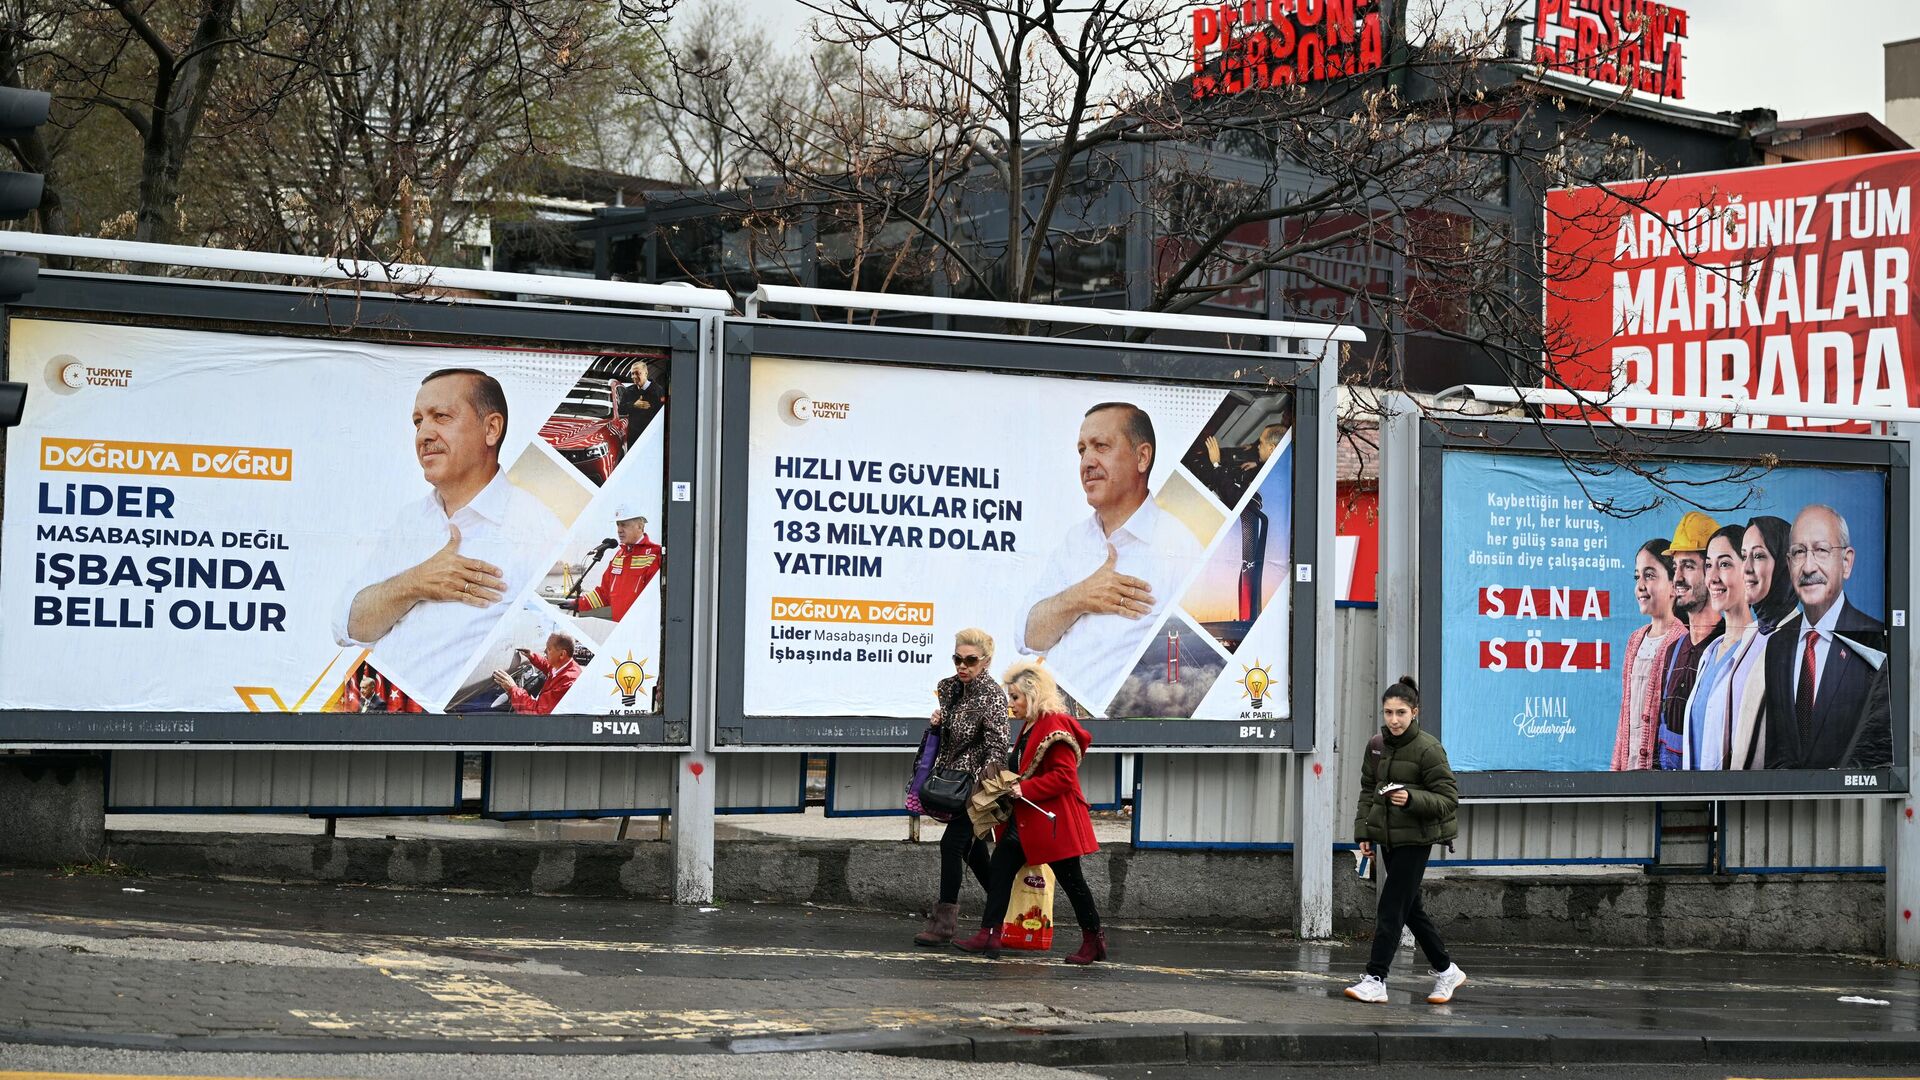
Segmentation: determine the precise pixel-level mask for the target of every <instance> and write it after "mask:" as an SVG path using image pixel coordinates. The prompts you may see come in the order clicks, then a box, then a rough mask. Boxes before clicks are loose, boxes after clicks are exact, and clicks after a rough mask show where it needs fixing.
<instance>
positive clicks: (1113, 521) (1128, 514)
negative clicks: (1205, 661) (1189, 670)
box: [1015, 401, 1201, 710]
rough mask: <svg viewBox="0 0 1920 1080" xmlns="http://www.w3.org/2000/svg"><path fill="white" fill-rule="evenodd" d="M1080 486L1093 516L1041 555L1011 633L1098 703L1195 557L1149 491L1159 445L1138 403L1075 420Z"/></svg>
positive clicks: (1189, 540)
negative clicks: (1023, 610) (1043, 559)
mask: <svg viewBox="0 0 1920 1080" xmlns="http://www.w3.org/2000/svg"><path fill="white" fill-rule="evenodd" d="M1079 450H1080V488H1081V490H1082V491H1084V492H1086V496H1087V505H1089V506H1091V507H1093V513H1092V514H1091V515H1089V516H1088V518H1087V519H1086V520H1085V521H1083V522H1081V523H1080V524H1078V525H1076V526H1074V527H1073V528H1072V529H1071V530H1069V531H1068V533H1067V535H1066V538H1065V539H1064V540H1063V541H1062V542H1061V544H1060V546H1059V547H1058V548H1056V549H1055V550H1054V552H1053V555H1052V556H1051V557H1050V558H1049V559H1048V560H1047V565H1046V569H1045V570H1044V571H1043V572H1042V573H1041V576H1040V580H1039V582H1038V583H1037V585H1036V586H1035V588H1034V591H1033V593H1032V595H1031V599H1030V601H1029V603H1028V606H1027V613H1026V618H1025V620H1024V621H1023V622H1022V624H1021V625H1020V627H1019V631H1018V633H1017V634H1016V635H1015V636H1016V640H1015V644H1016V645H1017V646H1018V648H1019V649H1020V651H1021V652H1023V653H1028V654H1044V655H1045V656H1046V658H1047V665H1048V666H1049V667H1051V668H1052V669H1053V671H1054V674H1055V675H1056V676H1057V677H1058V678H1059V679H1060V680H1061V681H1062V682H1064V683H1066V684H1068V685H1069V686H1070V687H1072V688H1073V689H1075V690H1077V691H1078V692H1079V693H1082V694H1086V695H1088V696H1089V697H1090V698H1091V699H1092V700H1088V701H1083V702H1082V704H1083V705H1086V706H1088V707H1089V708H1092V709H1096V710H1097V709H1098V708H1099V707H1100V706H1102V705H1104V704H1105V703H1106V699H1107V697H1108V696H1110V695H1111V694H1112V692H1113V691H1114V690H1115V689H1116V688H1117V687H1118V686H1119V684H1120V681H1121V680H1122V679H1123V678H1124V677H1125V676H1126V673H1127V671H1128V670H1129V669H1130V668H1131V667H1132V665H1133V661H1134V657H1135V654H1137V653H1138V652H1139V650H1140V646H1141V644H1142V643H1143V642H1144V641H1145V640H1146V638H1147V636H1148V635H1149V634H1151V633H1152V632H1153V630H1154V627H1155V626H1156V625H1158V623H1159V619H1158V618H1157V616H1158V615H1159V614H1160V613H1161V612H1162V611H1164V610H1165V609H1166V608H1167V606H1168V605H1169V604H1171V603H1173V601H1174V600H1175V599H1176V595H1177V593H1178V591H1179V588H1180V585H1181V583H1182V582H1184V581H1185V580H1186V578H1187V575H1188V574H1189V573H1190V572H1191V571H1192V570H1193V568H1194V567H1195V566H1197V565H1198V564H1199V562H1200V557H1201V549H1200V544H1199V542H1198V541H1196V540H1195V539H1194V538H1193V534H1192V533H1191V532H1189V531H1188V530H1187V527H1186V526H1185V525H1182V524H1181V523H1180V522H1179V521H1177V520H1175V519H1174V518H1173V517H1172V516H1171V515H1169V514H1167V513H1166V512H1165V511H1163V510H1161V509H1160V507H1159V506H1157V505H1155V503H1154V501H1153V499H1152V498H1151V497H1150V493H1149V490H1148V479H1149V477H1150V476H1151V474H1152V472H1153V463H1154V458H1155V454H1156V446H1155V442H1154V434H1153V421H1152V420H1151V419H1150V418H1149V417H1148V416H1147V413H1146V411H1145V410H1144V409H1141V408H1140V407H1139V406H1137V405H1131V404H1127V403H1125V402H1117V401H1109V402H1103V403H1101V404H1099V405H1095V406H1094V407H1093V408H1091V409H1089V410H1087V414H1086V417H1085V419H1084V420H1083V421H1082V422H1081V424H1080V441H1079Z"/></svg>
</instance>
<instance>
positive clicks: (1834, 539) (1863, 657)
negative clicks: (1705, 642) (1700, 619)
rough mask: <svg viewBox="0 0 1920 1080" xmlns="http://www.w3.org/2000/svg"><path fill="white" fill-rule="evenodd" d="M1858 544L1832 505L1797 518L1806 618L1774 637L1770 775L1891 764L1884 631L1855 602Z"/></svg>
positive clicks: (1792, 566) (1795, 563)
mask: <svg viewBox="0 0 1920 1080" xmlns="http://www.w3.org/2000/svg"><path fill="white" fill-rule="evenodd" d="M1853 563H1854V550H1853V537H1852V534H1851V531H1850V530H1849V529H1848V528H1847V521H1846V519H1845V518H1843V517H1841V516H1840V514H1839V512H1838V511H1836V510H1834V509H1833V508H1832V507H1830V506H1823V505H1819V504H1815V505H1812V506H1808V507H1806V508H1805V509H1803V510H1801V511H1800V513H1799V514H1798V515H1797V516H1796V517H1795V518H1794V519H1793V530H1792V532H1790V533H1789V534H1788V536H1787V571H1788V573H1789V574H1790V575H1791V579H1792V581H1793V591H1794V592H1795V593H1796V594H1798V595H1799V597H1800V614H1798V615H1795V616H1793V617H1792V618H1789V619H1786V620H1784V621H1783V622H1782V623H1781V624H1780V628H1779V629H1778V630H1776V631H1775V632H1774V634H1773V636H1772V637H1771V638H1769V639H1768V640H1767V706H1766V708H1767V718H1766V732H1767V768H1769V769H1842V768H1849V769H1850V768H1861V769H1872V768H1877V767H1879V766H1882V765H1886V764H1889V763H1890V762H1891V761H1892V760H1893V743H1892V736H1891V733H1890V728H1889V719H1890V714H1891V711H1892V710H1891V708H1890V705H1889V673H1888V665H1887V653H1886V644H1887V636H1886V630H1887V628H1886V624H1884V623H1882V622H1881V621H1880V620H1878V619H1876V618H1874V617H1873V616H1871V615H1868V614H1867V613H1866V612H1864V611H1861V610H1860V609H1859V608H1857V607H1854V606H1853V603H1852V601H1850V600H1848V599H1847V595H1846V583H1847V579H1848V578H1849V577H1851V576H1853Z"/></svg>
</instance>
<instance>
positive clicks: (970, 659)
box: [953, 653, 986, 667]
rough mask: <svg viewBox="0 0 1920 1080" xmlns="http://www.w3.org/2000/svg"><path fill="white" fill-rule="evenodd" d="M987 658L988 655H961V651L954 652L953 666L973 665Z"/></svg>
mask: <svg viewBox="0 0 1920 1080" xmlns="http://www.w3.org/2000/svg"><path fill="white" fill-rule="evenodd" d="M985 659H986V657H984V656H961V655H960V654H959V653H954V654H953V666H954V667H972V666H973V665H975V664H977V663H979V662H980V661H982V660H985Z"/></svg>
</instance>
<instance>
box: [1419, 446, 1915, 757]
mask: <svg viewBox="0 0 1920 1080" xmlns="http://www.w3.org/2000/svg"><path fill="white" fill-rule="evenodd" d="M1663 468H1664V470H1665V472H1664V474H1663V475H1664V478H1665V480H1666V486H1667V488H1668V490H1680V491H1686V490H1689V488H1688V485H1698V486H1697V487H1694V488H1693V489H1692V491H1693V495H1692V497H1693V498H1694V499H1695V501H1696V502H1698V503H1699V504H1700V505H1699V506H1689V505H1685V504H1684V503H1681V502H1679V501H1678V500H1676V499H1675V498H1673V497H1672V496H1670V495H1669V496H1667V497H1666V498H1665V499H1664V500H1662V499H1661V498H1660V495H1659V493H1658V492H1656V491H1655V490H1654V487H1653V485H1652V483H1651V482H1650V481H1649V480H1648V479H1647V478H1645V477H1642V476H1638V475H1635V474H1633V473H1632V472H1630V471H1627V470H1623V469H1613V470H1611V471H1602V472H1598V473H1589V472H1582V473H1580V474H1579V475H1578V476H1577V477H1576V476H1575V475H1574V474H1573V473H1572V472H1570V471H1569V469H1568V466H1567V463H1566V462H1564V461H1562V460H1561V459H1559V458H1558V457H1555V456H1550V455H1540V454H1521V453H1502V452H1488V451H1481V450H1449V451H1447V453H1446V454H1445V456H1444V458H1443V462H1442V469H1443V474H1442V476H1443V484H1444V490H1445V504H1446V505H1445V506H1444V507H1442V508H1441V514H1442V520H1441V534H1442V544H1441V551H1442V552H1443V553H1444V559H1445V566H1444V568H1443V571H1442V573H1443V575H1444V576H1443V585H1442V592H1443V597H1444V599H1443V603H1442V618H1443V619H1444V626H1443V633H1442V635H1441V638H1442V642H1443V646H1442V650H1441V663H1442V681H1443V688H1444V692H1445V701H1446V715H1445V716H1444V717H1443V719H1442V724H1441V731H1442V736H1443V739H1444V741H1445V744H1446V747H1447V753H1448V755H1449V756H1450V758H1451V759H1452V762H1453V766H1454V768H1455V769H1457V770H1461V771H1494V770H1546V771H1553V772H1599V771H1607V770H1608V769H1610V768H1611V767H1612V762H1613V760H1614V757H1615V754H1614V752H1615V744H1616V739H1617V738H1619V737H1620V736H1619V733H1620V732H1621V731H1623V730H1625V727H1626V725H1625V723H1624V721H1623V719H1622V715H1623V709H1622V698H1623V696H1626V694H1627V691H1626V689H1625V687H1624V686H1623V674H1622V665H1623V664H1624V663H1626V662H1628V658H1627V657H1626V655H1625V654H1626V650H1627V641H1628V638H1629V636H1630V635H1632V634H1633V632H1634V631H1635V630H1636V629H1638V628H1640V627H1643V626H1647V625H1649V622H1650V616H1649V615H1648V614H1646V613H1643V611H1642V607H1643V606H1644V605H1645V604H1647V603H1648V601H1647V600H1646V599H1645V598H1641V597H1637V596H1636V589H1635V584H1636V583H1635V580H1634V572H1635V571H1634V567H1635V560H1636V556H1637V555H1638V553H1639V550H1640V548H1641V546H1642V545H1643V544H1644V543H1645V542H1647V541H1649V540H1652V539H1655V538H1662V539H1670V538H1671V537H1672V536H1673V535H1674V531H1675V529H1676V527H1677V526H1678V525H1679V523H1680V521H1681V519H1682V517H1683V515H1685V514H1686V513H1688V512H1689V511H1694V512H1698V513H1703V514H1704V515H1705V516H1706V518H1707V519H1708V521H1707V531H1708V532H1711V531H1712V529H1713V528H1718V527H1724V526H1731V525H1741V526H1745V525H1747V524H1748V523H1750V522H1751V521H1753V519H1755V518H1759V517H1762V516H1771V517H1775V518H1779V519H1782V520H1784V521H1785V522H1789V523H1794V522H1796V521H1797V519H1799V518H1800V515H1801V514H1802V512H1803V511H1808V509H1809V508H1810V507H1814V508H1818V507H1822V506H1824V507H1827V508H1830V509H1831V511H1832V513H1833V514H1834V515H1837V517H1838V519H1839V521H1840V522H1843V523H1844V524H1843V525H1842V526H1841V527H1842V528H1844V529H1845V531H1846V533H1847V534H1848V541H1849V543H1850V544H1851V546H1852V548H1853V558H1852V561H1851V567H1850V570H1848V569H1846V568H1844V566H1843V562H1842V560H1840V559H1839V558H1838V557H1836V563H1835V565H1836V566H1842V567H1843V568H1842V569H1840V570H1839V571H1838V572H1837V573H1836V575H1835V576H1836V577H1840V578H1843V579H1844V580H1843V581H1840V582H1838V584H1839V586H1840V587H1841V588H1843V589H1844V600H1845V602H1846V604H1847V605H1850V606H1851V607H1852V608H1854V609H1858V611H1859V612H1861V613H1863V614H1864V616H1866V617H1869V618H1871V619H1873V620H1882V621H1884V620H1885V619H1886V618H1887V610H1886V595H1887V571H1886V566H1887V563H1886V543H1887V520H1886V517H1887V480H1886V475H1885V474H1884V473H1883V472H1880V471H1877V470H1873V469H1865V468H1808V467H1801V466H1794V465H1781V466H1778V467H1776V468H1773V469H1771V470H1767V471H1764V472H1756V474H1755V475H1754V476H1753V477H1752V478H1751V479H1739V480H1731V479H1729V466H1728V465H1726V464H1724V463H1714V462H1679V463H1668V464H1665V465H1664V466H1663ZM1645 506H1653V507H1654V508H1653V509H1649V510H1645V511H1642V512H1640V513H1637V514H1635V515H1634V516H1631V517H1622V516H1618V515H1619V512H1620V509H1619V508H1621V507H1645ZM1609 511H1611V512H1609ZM1823 514H1825V511H1819V510H1817V509H1816V510H1813V511H1809V517H1808V518H1807V519H1806V520H1808V521H1813V520H1815V516H1816V515H1823ZM1827 520H1829V521H1830V520H1832V519H1831V518H1827ZM1693 524H1694V526H1695V527H1696V528H1698V527H1699V526H1700V525H1701V524H1702V523H1701V522H1700V521H1698V520H1696V521H1695V522H1694V523H1693ZM1795 535H1796V536H1799V535H1802V534H1800V533H1796V534H1795ZM1779 554H1780V555H1782V557H1784V555H1785V553H1784V552H1782V553H1779ZM1789 576H1790V575H1789ZM1734 587H1735V589H1738V588H1739V586H1738V585H1737V584H1736V585H1735V586H1734ZM1764 588H1765V586H1764V585H1763V586H1762V587H1760V588H1755V589H1753V590H1752V591H1753V592H1754V593H1755V594H1756V595H1758V596H1760V597H1761V598H1762V599H1764V591H1763V590H1764ZM1722 591H1723V592H1724V591H1725V587H1724V586H1722ZM1785 591H1786V590H1785V589H1782V590H1781V592H1782V595H1781V596H1779V597H1776V598H1775V600H1776V610H1777V609H1778V608H1780V607H1784V608H1785V611H1786V614H1783V615H1780V616H1779V617H1780V618H1781V619H1793V618H1797V616H1796V615H1795V614H1794V613H1795V612H1797V611H1798V610H1799V606H1798V604H1797V600H1796V599H1789V598H1787V597H1785V595H1784V593H1785ZM1799 595H1801V593H1800V592H1799V590H1798V589H1796V590H1795V597H1796V598H1797V597H1798V596H1799ZM1809 595H1811V593H1809ZM1715 602H1716V603H1720V602H1724V597H1720V598H1717V599H1716V601H1715ZM1751 610H1756V611H1757V610H1759V605H1758V604H1757V603H1756V604H1755V605H1754V606H1753V607H1752V609H1751ZM1722 625H1724V624H1722ZM1468 628H1471V632H1464V631H1466V630H1467V629H1468ZM1757 640H1759V641H1760V644H1761V647H1762V650H1763V651H1762V653H1760V654H1756V655H1760V656H1764V639H1757ZM1882 648H1884V644H1883V645H1882ZM1756 692H1757V691H1756ZM1755 767H1758V766H1755Z"/></svg>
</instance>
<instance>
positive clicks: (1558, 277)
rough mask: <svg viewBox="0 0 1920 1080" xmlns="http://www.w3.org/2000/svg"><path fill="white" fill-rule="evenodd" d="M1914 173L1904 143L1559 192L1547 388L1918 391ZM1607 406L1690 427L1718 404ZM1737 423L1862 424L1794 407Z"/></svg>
mask: <svg viewBox="0 0 1920 1080" xmlns="http://www.w3.org/2000/svg"><path fill="white" fill-rule="evenodd" d="M1916 177H1920V151H1902V152H1899V153H1892V154H1874V155H1868V156H1864V157H1849V158H1838V159H1833V160H1826V161H1814V162H1804V163H1799V164H1791V165H1774V166H1767V167H1764V168H1754V169H1738V170H1733V171H1729V172H1716V173H1697V174H1689V175H1683V176H1671V177H1663V178H1659V179H1653V180H1639V181H1631V182H1627V183H1621V184H1613V185H1608V186H1605V187H1587V188H1573V189H1562V190H1556V191H1553V192H1550V193H1548V196H1547V203H1546V230H1547V254H1546V272H1547V289H1546V301H1545V314H1546V327H1547V331H1546V332H1547V355H1546V363H1547V368H1548V373H1547V374H1548V379H1547V382H1548V385H1549V386H1554V387H1559V386H1564V387H1566V388H1570V389H1576V390H1593V391H1602V392H1607V391H1633V392H1649V393H1654V394H1662V395H1675V396H1682V397H1705V398H1734V399H1739V398H1750V397H1773V398H1786V399H1789V400H1794V401H1816V402H1827V403H1835V404H1841V405H1866V406H1873V405H1886V406H1896V407H1906V406H1912V405H1914V404H1916V403H1920V397H1916V394H1920V387H1916V379H1915V378H1914V372H1913V371H1912V369H1911V366H1910V365H1912V364H1913V363H1914V362H1915V357H1916V353H1917V351H1920V320H1917V319H1916V317H1915V312H1914V310H1913V304H1914V293H1915V276H1914V275H1915V273H1916V265H1915V264H1916V261H1917V260H1920V232H1916V229H1915V219H1914V214H1915V207H1914V202H1915V196H1914V186H1915V184H1914V181H1915V179H1916ZM1610 412H1611V415H1612V417H1613V418H1614V419H1615V420H1617V421H1619V422H1622V423H1656V424H1663V425H1664V424H1668V423H1672V424H1678V425H1681V426H1705V425H1706V424H1707V423H1708V422H1709V421H1708V417H1709V416H1711V415H1713V414H1701V413H1686V412H1681V413H1671V414H1670V413H1668V412H1665V411H1659V412H1656V411H1654V410H1637V409H1614V410H1610ZM1715 422H1717V421H1715ZM1731 426H1733V427H1734V428H1758V429H1774V430H1795V431H1859V430H1863V428H1862V427H1861V425H1859V424H1853V423H1849V422H1846V421H1838V420H1822V419H1808V418H1780V417H1736V418H1734V419H1733V421H1732V425H1731Z"/></svg>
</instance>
